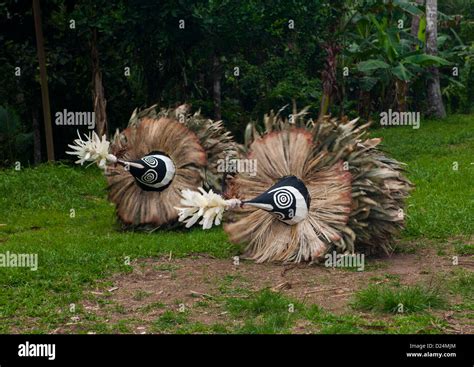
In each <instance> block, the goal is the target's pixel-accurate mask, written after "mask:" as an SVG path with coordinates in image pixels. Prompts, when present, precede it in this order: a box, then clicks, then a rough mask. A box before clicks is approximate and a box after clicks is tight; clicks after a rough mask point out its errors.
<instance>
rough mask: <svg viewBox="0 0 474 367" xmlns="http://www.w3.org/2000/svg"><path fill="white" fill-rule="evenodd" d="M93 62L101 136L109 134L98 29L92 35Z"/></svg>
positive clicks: (93, 100) (96, 116)
mask: <svg viewBox="0 0 474 367" xmlns="http://www.w3.org/2000/svg"><path fill="white" fill-rule="evenodd" d="M91 62H92V103H93V105H94V113H95V130H96V132H97V134H98V135H99V136H102V135H104V134H106V135H107V110H106V108H107V100H106V99H105V95H104V86H103V84H102V72H101V71H100V65H99V50H98V48H97V29H95V28H94V29H93V30H92V37H91Z"/></svg>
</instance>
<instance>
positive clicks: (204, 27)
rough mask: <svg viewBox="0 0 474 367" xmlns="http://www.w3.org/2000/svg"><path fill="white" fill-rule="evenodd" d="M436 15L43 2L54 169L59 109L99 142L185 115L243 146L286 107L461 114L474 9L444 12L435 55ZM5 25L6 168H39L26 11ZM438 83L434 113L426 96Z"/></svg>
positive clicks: (398, 8)
mask: <svg viewBox="0 0 474 367" xmlns="http://www.w3.org/2000/svg"><path fill="white" fill-rule="evenodd" d="M433 3H436V1H432V0H430V1H428V2H427V3H426V4H425V3H424V1H423V0H417V1H416V2H415V1H412V2H409V1H402V0H388V1H383V0H365V1H347V0H335V1H325V0H312V1H302V0H284V1H282V0H271V1H269V0H267V1H252V0H245V1H239V2H235V1H230V0H220V1H198V0H178V1H176V0H173V1H168V0H163V1H152V0H132V1H113V2H109V1H105V0H104V1H102V0H97V1H95V0H94V1H88V0H83V1H70V0H66V1H64V0H60V1H56V0H51V1H43V2H41V7H42V9H41V13H42V14H41V18H42V29H43V34H44V44H45V53H46V67H47V74H48V87H49V94H50V103H51V115H52V120H53V121H52V125H53V137H54V145H55V149H54V150H55V156H56V159H63V158H66V157H65V153H64V151H65V150H66V145H67V143H70V142H71V139H73V137H74V136H75V134H76V130H77V127H76V126H57V125H55V123H54V115H55V113H56V112H57V111H63V109H67V110H68V111H95V113H96V118H97V119H98V120H100V121H98V122H97V125H98V127H97V129H98V130H100V132H108V133H109V134H111V133H113V132H114V131H115V129H117V128H120V129H122V128H124V127H126V124H127V122H128V119H129V117H130V115H131V113H132V111H133V110H134V109H135V108H136V107H139V108H140V107H145V106H150V105H152V104H155V103H157V104H158V105H159V106H161V107H174V106H176V105H178V104H181V103H189V104H191V105H192V108H193V110H197V109H201V110H202V112H203V113H204V114H205V115H207V116H209V117H211V118H215V119H223V120H224V122H225V124H226V126H227V127H228V129H230V130H231V131H232V133H233V134H234V136H235V137H236V139H237V140H239V141H242V139H243V131H244V128H245V126H246V124H247V123H248V122H249V121H251V120H257V121H261V119H262V116H263V114H264V113H267V112H269V111H270V110H271V109H279V108H280V107H282V106H284V105H286V104H289V103H290V104H291V101H292V100H295V101H296V103H297V106H298V108H302V107H304V106H310V107H311V111H312V112H313V114H315V115H316V116H317V115H318V114H319V115H322V114H327V113H330V114H333V115H342V114H347V115H349V116H350V117H355V116H361V117H362V118H363V119H365V120H367V119H371V118H373V119H374V120H375V121H378V115H379V113H380V112H381V111H387V110H388V109H389V108H392V109H394V110H397V111H420V112H421V113H422V114H423V115H426V116H430V115H434V116H435V117H444V116H445V113H448V114H452V113H469V112H471V111H472V108H473V105H474V71H473V65H472V60H473V56H474V43H473V42H474V5H473V2H472V0H444V1H440V2H439V4H438V12H437V13H435V14H436V15H437V20H436V21H435V26H436V28H437V37H436V39H434V41H435V42H434V44H433V40H432V42H431V46H430V41H429V34H427V32H426V24H427V22H426V14H427V13H426V9H427V7H430V6H432V4H433ZM0 14H1V15H2V16H1V18H0V44H1V45H2V48H1V52H0V62H1V65H2V67H1V69H0V78H1V80H2V86H1V88H0V106H1V108H0V141H1V145H0V146H1V149H0V164H2V165H3V166H11V165H12V164H13V162H16V161H21V162H22V163H24V164H25V163H28V164H37V163H40V162H42V161H45V160H46V158H45V156H46V153H45V149H46V148H45V145H46V144H45V143H44V141H45V139H44V124H43V113H42V105H41V91H40V83H39V81H40V79H39V65H38V58H37V50H36V40H35V27H34V19H33V11H32V6H31V2H30V1H15V0H12V1H2V2H0ZM432 33H433V32H430V34H432ZM427 35H428V37H427ZM431 38H432V37H431ZM455 69H456V71H454V70H455ZM438 75H439V76H438ZM438 79H439V84H440V91H441V96H442V100H441V101H439V100H438V99H437V98H433V97H432V96H431V95H430V90H431V86H430V85H434V86H435V88H436V85H437V83H438ZM440 104H442V106H440ZM82 130H83V131H86V130H87V128H86V127H82Z"/></svg>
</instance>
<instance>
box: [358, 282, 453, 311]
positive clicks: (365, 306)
mask: <svg viewBox="0 0 474 367" xmlns="http://www.w3.org/2000/svg"><path fill="white" fill-rule="evenodd" d="M445 305H446V300H445V299H444V297H443V296H442V294H441V292H440V290H439V289H437V288H432V289H428V288H426V287H423V286H418V285H417V286H392V285H387V284H383V285H370V286H368V287H367V288H366V289H363V290H360V291H358V292H357V293H356V294H355V300H354V302H353V307H354V308H356V309H360V310H365V311H379V312H388V313H412V312H420V311H425V310H428V309H431V308H442V307H444V306H445Z"/></svg>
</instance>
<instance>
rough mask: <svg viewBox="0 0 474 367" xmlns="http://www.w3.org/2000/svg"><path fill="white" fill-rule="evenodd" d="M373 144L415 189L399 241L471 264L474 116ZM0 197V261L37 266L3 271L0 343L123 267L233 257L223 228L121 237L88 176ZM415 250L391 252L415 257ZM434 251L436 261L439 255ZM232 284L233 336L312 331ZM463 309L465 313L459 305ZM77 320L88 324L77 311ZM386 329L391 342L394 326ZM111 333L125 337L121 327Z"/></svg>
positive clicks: (55, 315) (38, 172)
mask: <svg viewBox="0 0 474 367" xmlns="http://www.w3.org/2000/svg"><path fill="white" fill-rule="evenodd" d="M371 135H372V136H382V137H383V138H384V143H383V146H384V149H386V150H387V151H388V152H390V154H391V155H392V156H394V157H395V158H397V159H399V160H401V161H404V162H406V163H407V170H408V176H409V177H410V179H411V180H412V181H413V182H414V184H415V185H416V189H415V190H414V191H413V194H412V196H411V197H410V199H409V201H408V204H409V205H408V208H407V213H408V226H407V229H406V230H405V231H404V233H403V235H404V236H405V237H406V238H408V239H410V240H411V242H410V243H412V244H413V243H417V244H420V246H421V245H423V244H429V243H430V241H433V240H439V239H448V238H450V237H454V236H456V238H459V237H461V239H459V241H460V242H459V243H455V244H454V246H455V247H454V250H455V252H456V253H457V254H460V255H472V245H469V244H468V243H467V242H466V241H464V239H462V238H465V237H469V236H472V235H473V233H474V221H473V220H472V213H473V212H474V185H473V184H472V183H473V182H474V165H471V164H470V163H471V162H474V154H473V152H474V116H472V115H471V116H462V115H457V116H450V117H449V118H448V119H446V120H445V121H422V123H421V128H420V129H419V130H414V129H411V128H410V127H393V128H386V129H380V128H379V129H375V130H372V132H371ZM453 162H458V164H459V169H458V171H454V170H453V169H452V166H453ZM0 193H1V195H0V252H2V253H4V252H6V251H10V252H12V253H36V254H38V261H39V268H38V270H37V271H30V270H29V269H25V268H0V289H1V290H2V291H1V292H0V333H6V332H26V331H29V332H36V333H44V332H50V331H52V330H54V329H55V328H56V327H58V326H60V325H64V324H65V323H67V322H70V318H71V316H72V315H71V314H70V313H69V312H68V309H69V305H70V304H71V303H74V304H78V305H79V304H80V302H81V300H83V299H84V298H85V294H84V290H85V289H89V288H90V287H93V286H96V285H97V281H98V280H103V279H106V278H107V277H109V276H110V275H112V274H113V273H117V272H123V273H127V272H130V271H131V270H132V267H131V266H129V265H127V262H126V260H127V259H130V260H131V261H133V260H136V259H138V258H144V257H157V256H163V255H165V256H168V255H169V254H170V253H172V256H173V257H184V256H194V255H195V254H196V253H206V254H210V255H212V256H214V257H217V258H231V257H232V256H234V255H236V254H238V253H239V251H240V248H239V247H238V246H235V245H232V244H230V243H229V242H228V240H227V236H226V234H225V233H224V232H223V231H222V229H220V228H217V229H213V230H210V231H206V232H204V231H202V230H200V229H199V228H197V229H194V230H192V231H183V230H181V231H157V232H155V233H152V234H146V233H134V232H122V231H121V230H120V228H119V227H118V225H117V224H116V220H115V216H114V207H113V205H112V204H110V203H109V202H108V201H107V198H106V196H107V193H106V181H105V179H104V178H103V176H102V174H101V172H100V171H99V170H98V169H97V168H95V167H89V168H85V167H71V166H66V165H64V164H61V163H57V164H54V165H50V164H43V165H41V166H39V167H36V168H24V169H22V170H20V171H15V170H13V169H5V170H1V171H0ZM71 210H74V212H75V217H74V218H71V216H70V213H71ZM416 246H417V245H414V247H413V248H409V249H403V248H400V249H398V251H399V252H409V253H412V252H415V251H416ZM423 246H425V245H423ZM440 246H442V243H441V242H440ZM439 251H440V252H443V248H441V247H440V249H439ZM377 264H378V262H377ZM159 270H162V271H169V272H170V273H172V274H173V273H174V270H176V269H175V268H173V267H167V266H163V268H161V269H159ZM366 270H367V271H370V270H371V269H366ZM458 278H459V279H458V281H457V283H456V282H455V283H453V285H452V287H451V290H452V292H461V293H463V294H467V295H469V290H468V288H469V284H468V283H467V281H469V279H468V278H466V276H458ZM466 279H467V281H466ZM232 281H233V280H232V279H230V278H229V279H223V281H222V284H221V285H220V287H221V290H222V292H223V293H225V295H226V296H232V297H234V298H235V299H236V300H237V299H241V302H240V303H239V301H235V302H234V303H232V301H230V303H226V302H224V304H225V305H226V306H225V307H228V308H229V310H230V311H229V312H231V313H232V315H234V317H236V318H237V319H239V320H241V325H240V329H239V331H241V332H244V331H247V332H290V331H291V330H292V327H293V326H294V324H295V322H296V321H297V320H306V321H308V322H312V321H311V320H310V319H308V317H306V316H305V317H303V316H302V315H303V313H302V312H303V311H302V310H300V309H299V308H298V307H296V310H297V311H296V313H295V314H292V315H289V314H288V312H287V311H285V310H286V308H285V307H283V306H284V305H286V306H287V302H289V300H288V299H285V298H282V299H280V298H278V296H274V295H271V294H263V295H257V296H256V297H257V298H256V299H253V298H249V296H250V297H253V295H252V294H253V293H251V292H249V290H248V289H247V288H248V286H250V285H247V284H246V283H245V284H244V285H241V286H240V287H233V286H232V284H231V283H232ZM471 284H472V283H471ZM135 296H136V297H138V298H139V299H140V298H142V297H146V295H143V294H138V295H135ZM414 297H415V296H414ZM416 297H418V296H416ZM246 302H247V303H246ZM248 302H250V303H248ZM415 305H416V304H415ZM267 306H268V308H265V307H267ZM392 306H393V305H392ZM160 307H162V305H157V307H156V308H160ZM463 307H467V308H468V307H470V306H469V304H468V303H466V304H465V305H464V306H463ZM382 308H383V307H382ZM389 308H390V307H389ZM415 308H416V307H415ZM299 312H301V313H299ZM77 313H78V314H79V315H81V316H82V317H84V316H85V313H84V312H83V311H82V310H81V307H79V306H78V310H77ZM399 316H400V315H397V316H396V317H399ZM169 317H171V316H169ZM300 317H301V318H300ZM319 317H320V318H322V319H321V320H323V321H324V320H325V321H324V325H323V327H320V326H321V325H319V326H317V327H315V329H314V330H316V331H318V332H367V330H371V329H366V328H364V327H363V324H364V323H363V322H362V321H363V320H362V321H361V320H355V319H352V318H351V317H349V316H347V317H348V318H347V319H340V318H338V317H336V316H331V315H327V314H320V315H319ZM400 317H401V316H400ZM324 318H326V319H324ZM313 321H314V320H313ZM165 322H166V318H165V319H163V320H161V321H157V323H158V324H157V325H163V323H165ZM170 322H171V321H170ZM96 323H97V329H98V330H99V331H100V330H101V328H102V330H110V329H107V328H106V327H105V326H104V324H102V323H101V321H100V320H97V321H96ZM421 323H422V324H423V325H424V323H423V322H421ZM185 324H186V323H185ZM338 325H339V326H338ZM361 325H362V326H361ZM188 326H189V325H187V324H186V325H182V327H181V328H179V330H182V331H183V330H187V331H189V330H207V331H206V332H216V330H221V331H222V330H230V331H229V332H234V331H235V330H234V329H233V328H232V327H231V328H230V329H229V328H228V326H226V325H211V326H209V325H208V326H203V325H199V323H194V324H193V326H192V327H191V326H189V328H187V327H188ZM375 327H376V328H377V326H375ZM393 327H394V328H395V329H394V330H393V331H394V332H396V330H398V329H396V328H397V326H393ZM117 328H118V329H119V330H125V329H126V328H127V325H125V324H124V325H120V326H118V327H117ZM400 328H402V325H401V324H400V326H399V329H400ZM420 328H421V326H420ZM420 328H419V329H417V330H421V329H420ZM404 330H406V328H405V329H404ZM413 330H414V329H413ZM388 332H391V331H388Z"/></svg>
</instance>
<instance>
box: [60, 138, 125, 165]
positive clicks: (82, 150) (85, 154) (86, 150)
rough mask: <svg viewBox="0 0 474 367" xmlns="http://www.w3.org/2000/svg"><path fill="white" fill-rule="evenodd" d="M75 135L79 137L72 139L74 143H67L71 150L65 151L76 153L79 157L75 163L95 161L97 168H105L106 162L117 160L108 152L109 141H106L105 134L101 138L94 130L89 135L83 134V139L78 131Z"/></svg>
mask: <svg viewBox="0 0 474 367" xmlns="http://www.w3.org/2000/svg"><path fill="white" fill-rule="evenodd" d="M77 135H78V137H79V139H76V140H74V144H69V145H68V147H69V148H71V149H73V151H69V152H66V153H67V154H71V155H77V157H78V158H79V159H78V160H77V161H76V162H75V163H77V164H81V165H83V164H84V162H92V163H97V165H98V166H99V168H101V169H105V165H106V163H107V162H111V163H115V162H117V157H115V156H114V155H113V154H109V145H110V142H109V141H107V139H106V138H105V135H103V136H102V140H101V139H100V138H99V136H98V135H97V134H96V133H95V131H93V132H92V134H89V135H86V134H84V136H85V140H82V138H81V135H80V134H79V131H78V132H77Z"/></svg>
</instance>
